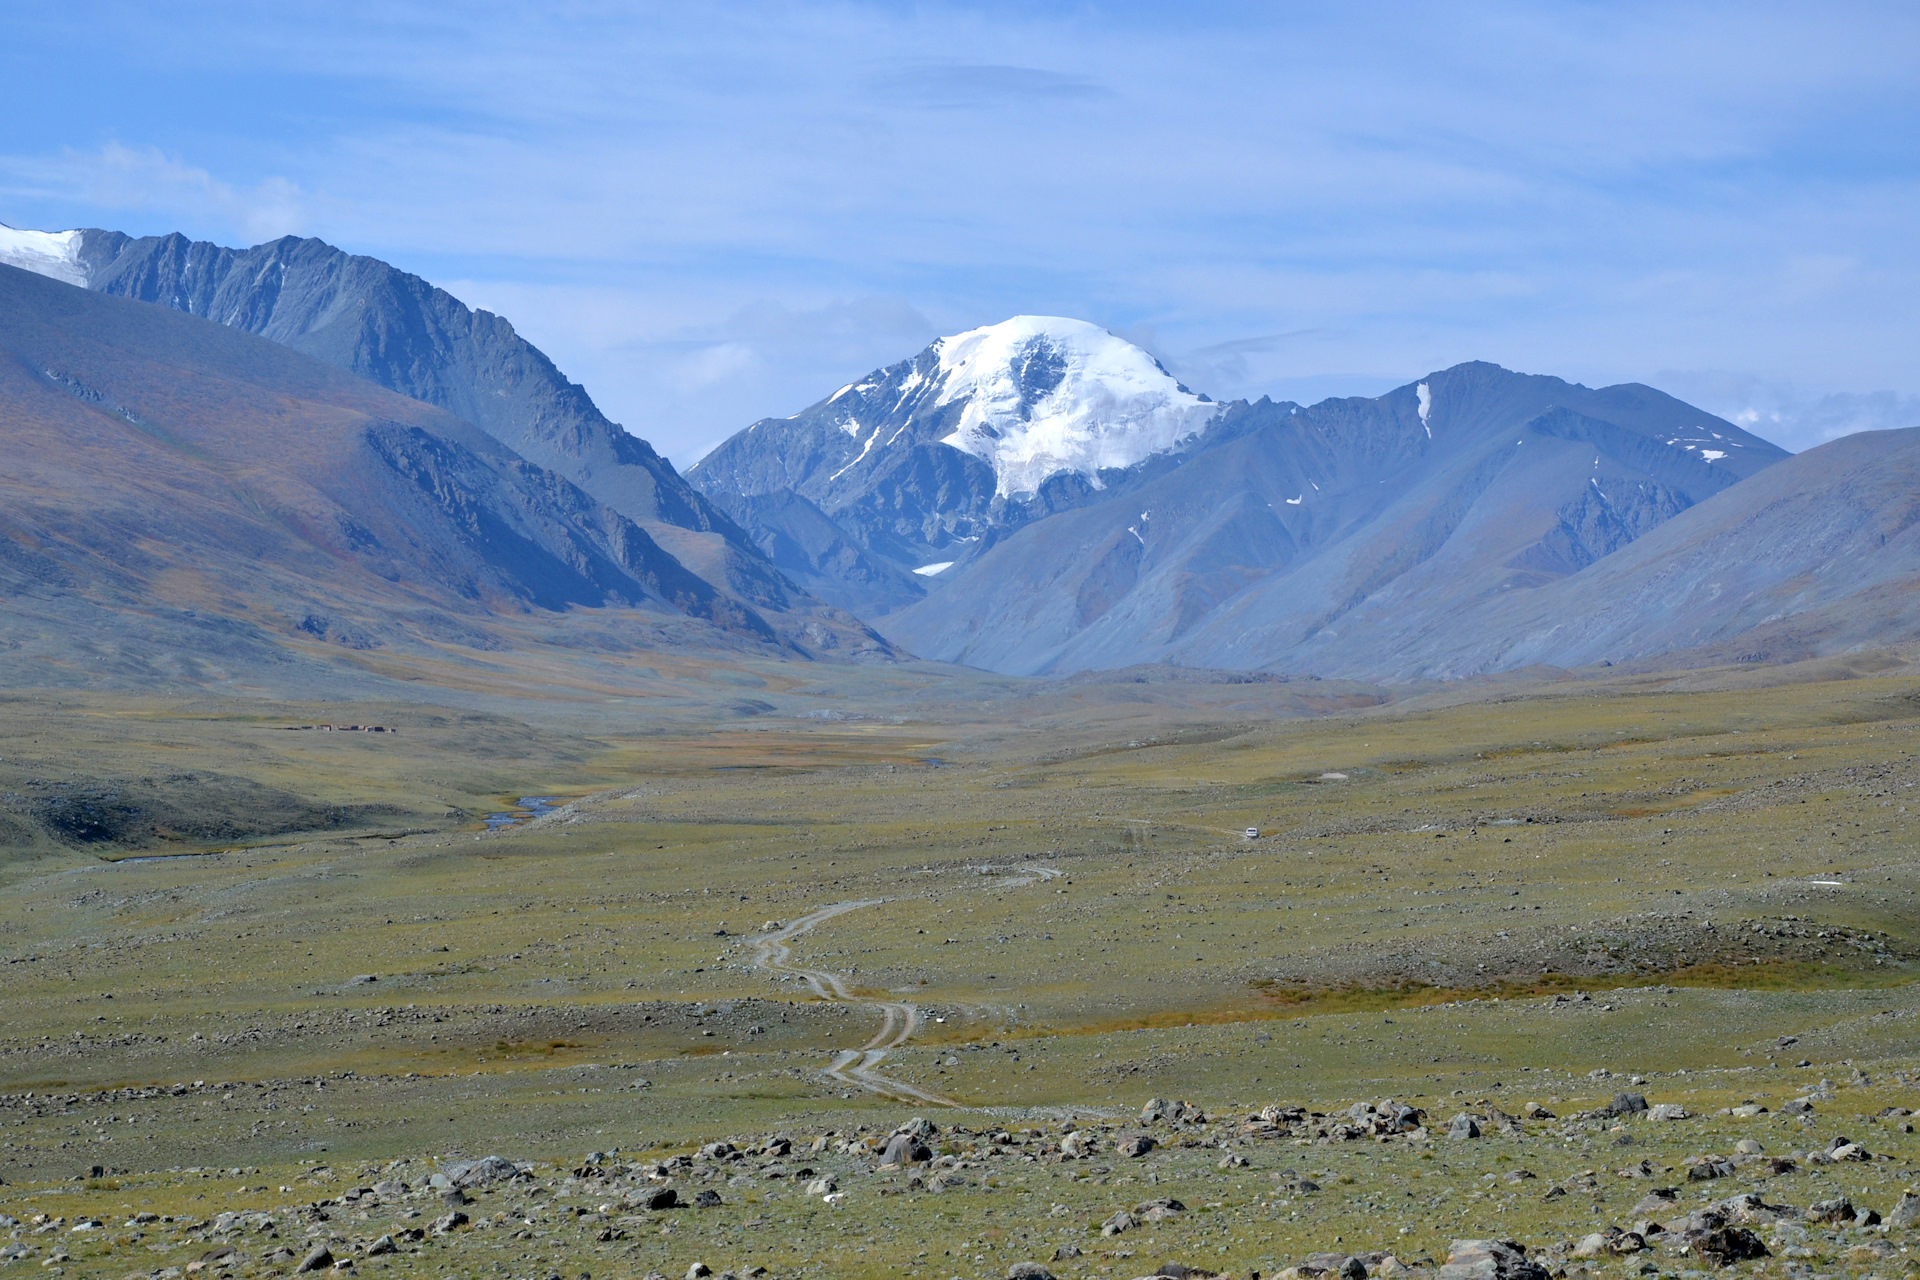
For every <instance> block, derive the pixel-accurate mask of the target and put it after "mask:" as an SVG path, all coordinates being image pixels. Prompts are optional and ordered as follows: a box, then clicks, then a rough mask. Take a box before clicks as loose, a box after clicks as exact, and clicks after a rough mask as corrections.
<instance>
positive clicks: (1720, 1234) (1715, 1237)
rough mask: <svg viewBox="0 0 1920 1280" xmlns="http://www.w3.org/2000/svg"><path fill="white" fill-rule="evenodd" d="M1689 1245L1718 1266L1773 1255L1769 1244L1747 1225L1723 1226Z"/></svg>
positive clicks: (1695, 1252) (1726, 1265) (1697, 1253)
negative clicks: (1768, 1247) (1768, 1248)
mask: <svg viewBox="0 0 1920 1280" xmlns="http://www.w3.org/2000/svg"><path fill="white" fill-rule="evenodd" d="M1688 1247H1689V1248H1690V1249H1691V1250H1692V1251H1693V1252H1694V1254H1696V1255H1697V1256H1699V1257H1701V1258H1704V1259H1706V1260H1707V1261H1708V1262H1711V1263H1712V1264H1713V1265H1714V1266H1716V1267H1729V1266H1732V1265H1733V1264H1734V1263H1736V1262H1747V1261H1750V1260H1752V1259H1754V1258H1769V1257H1772V1256H1773V1255H1772V1254H1770V1253H1768V1252H1767V1246H1766V1245H1765V1244H1763V1243H1761V1240H1760V1237H1759V1236H1757V1235H1755V1234H1754V1233H1753V1232H1752V1231H1749V1230H1748V1229H1747V1228H1745V1227H1721V1228H1719V1229H1718V1230H1716V1231H1709V1232H1707V1234H1706V1235H1705V1236H1703V1237H1701V1238H1700V1239H1698V1240H1695V1241H1693V1242H1692V1243H1691V1244H1690V1245H1689V1246H1688Z"/></svg>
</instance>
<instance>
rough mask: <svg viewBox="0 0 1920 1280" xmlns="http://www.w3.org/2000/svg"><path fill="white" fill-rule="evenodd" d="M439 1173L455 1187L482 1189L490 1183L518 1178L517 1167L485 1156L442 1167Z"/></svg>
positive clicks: (508, 1161) (493, 1157) (494, 1157)
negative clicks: (447, 1178)
mask: <svg viewBox="0 0 1920 1280" xmlns="http://www.w3.org/2000/svg"><path fill="white" fill-rule="evenodd" d="M441 1172H442V1173H444V1174H446V1175H447V1177H449V1178H451V1179H452V1180H453V1185H454V1186H456V1187H483V1186H486V1185H487V1184H488V1183H490V1182H501V1181H504V1180H505V1179H508V1178H517V1177H519V1176H520V1169H519V1166H517V1165H515V1164H514V1163H513V1162H512V1161H511V1160H503V1159H501V1158H500V1157H499V1156H487V1157H485V1158H483V1159H480V1160H461V1161H458V1162H456V1163H454V1164H450V1165H443V1166H442V1167H441Z"/></svg>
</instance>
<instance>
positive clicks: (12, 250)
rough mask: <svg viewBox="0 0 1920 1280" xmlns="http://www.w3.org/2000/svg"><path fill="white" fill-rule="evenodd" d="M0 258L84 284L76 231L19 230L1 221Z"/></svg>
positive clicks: (73, 282)
mask: <svg viewBox="0 0 1920 1280" xmlns="http://www.w3.org/2000/svg"><path fill="white" fill-rule="evenodd" d="M0 262H4V263H6V264H7V265H8V266H10V267H19V268H21V269H22V270H25V271H32V272H34V273H36V274H38V275H43V276H51V277H52V278H53V279H55V280H64V281H65V282H66V283H68V284H77V285H79V286H80V287H81V288H82V289H84V288H86V287H87V271H86V268H85V267H82V266H81V265H80V233H79V232H78V231H22V230H20V229H18V228H16V227H10V226H8V225H7V224H6V223H4V222H0Z"/></svg>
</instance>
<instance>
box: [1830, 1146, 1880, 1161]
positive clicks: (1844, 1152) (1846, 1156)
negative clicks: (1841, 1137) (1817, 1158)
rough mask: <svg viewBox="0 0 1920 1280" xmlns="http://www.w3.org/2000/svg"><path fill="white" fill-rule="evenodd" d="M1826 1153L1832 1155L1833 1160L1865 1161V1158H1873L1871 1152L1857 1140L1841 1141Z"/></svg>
mask: <svg viewBox="0 0 1920 1280" xmlns="http://www.w3.org/2000/svg"><path fill="white" fill-rule="evenodd" d="M1827 1154H1828V1155H1830V1156H1832V1157H1833V1158H1834V1159H1835V1160H1860V1161H1866V1160H1871V1159H1873V1156H1872V1154H1871V1153H1869V1152H1868V1151H1867V1149H1866V1148H1865V1147H1863V1146H1861V1145H1860V1144H1859V1143H1857V1142H1845V1143H1842V1144H1840V1145H1839V1146H1837V1147H1835V1148H1834V1149H1833V1150H1832V1151H1829V1152H1828V1153H1827Z"/></svg>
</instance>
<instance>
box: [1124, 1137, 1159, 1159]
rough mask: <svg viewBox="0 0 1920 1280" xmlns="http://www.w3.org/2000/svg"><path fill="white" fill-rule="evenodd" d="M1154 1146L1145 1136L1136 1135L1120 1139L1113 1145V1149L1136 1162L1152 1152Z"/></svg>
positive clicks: (1151, 1140)
mask: <svg viewBox="0 0 1920 1280" xmlns="http://www.w3.org/2000/svg"><path fill="white" fill-rule="evenodd" d="M1156 1145H1157V1144H1156V1143H1155V1142H1154V1140H1153V1139H1152V1138H1150V1137H1148V1136H1147V1135H1146V1134H1144V1133H1136V1134H1134V1135H1133V1136H1131V1137H1127V1138H1122V1139H1120V1141H1119V1142H1117V1143H1116V1144H1114V1148H1113V1149H1114V1150H1115V1151H1118V1152H1119V1153H1120V1154H1121V1155H1123V1156H1126V1157H1128V1158H1130V1159H1134V1160H1137V1159H1139V1158H1140V1157H1141V1156H1143V1155H1145V1154H1147V1152H1149V1151H1151V1150H1153V1148H1154V1147H1155V1146H1156Z"/></svg>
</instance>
